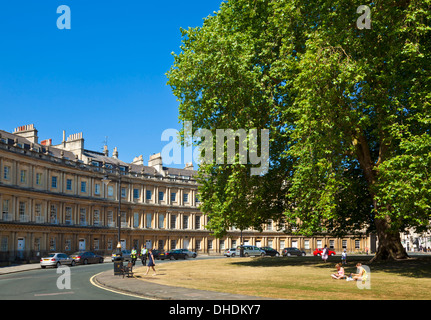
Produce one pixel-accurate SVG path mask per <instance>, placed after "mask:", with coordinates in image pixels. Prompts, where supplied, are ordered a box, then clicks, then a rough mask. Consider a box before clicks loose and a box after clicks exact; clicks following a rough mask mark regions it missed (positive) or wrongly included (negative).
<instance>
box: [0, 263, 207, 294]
mask: <svg viewBox="0 0 431 320" xmlns="http://www.w3.org/2000/svg"><path fill="white" fill-rule="evenodd" d="M211 258H215V257H206V256H202V257H198V258H197V259H211ZM181 261H182V260H178V261H175V260H174V261H170V260H165V261H161V260H157V262H156V264H163V263H178V262H181ZM136 266H137V267H141V266H142V263H141V261H140V260H138V261H137V262H136ZM113 269H114V267H113V263H112V262H105V263H101V264H90V265H86V266H84V265H77V266H74V267H71V268H67V270H69V271H70V278H69V279H70V282H67V280H64V279H65V276H66V273H63V272H59V273H57V271H61V270H59V269H55V268H46V269H36V270H29V271H25V272H18V273H11V274H6V275H1V276H0V301H4V300H142V299H140V298H138V297H133V296H128V295H123V294H120V293H115V292H111V291H107V290H104V289H101V288H99V287H97V286H94V285H93V284H92V283H91V281H90V279H91V278H92V277H93V276H94V275H96V274H98V273H100V272H103V271H107V270H113ZM58 283H60V286H66V285H67V284H68V283H70V289H69V288H68V287H66V288H64V289H61V288H60V289H59V288H58V286H57V284H58Z"/></svg>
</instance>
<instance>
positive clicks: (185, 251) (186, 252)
mask: <svg viewBox="0 0 431 320" xmlns="http://www.w3.org/2000/svg"><path fill="white" fill-rule="evenodd" d="M178 250H181V251H182V252H184V253H185V254H187V257H188V258H196V257H197V256H198V254H197V253H196V252H194V251H190V250H188V249H178Z"/></svg>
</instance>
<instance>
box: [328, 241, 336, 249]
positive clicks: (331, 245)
mask: <svg viewBox="0 0 431 320" xmlns="http://www.w3.org/2000/svg"><path fill="white" fill-rule="evenodd" d="M334 244H335V241H334V240H329V248H330V249H334Z"/></svg>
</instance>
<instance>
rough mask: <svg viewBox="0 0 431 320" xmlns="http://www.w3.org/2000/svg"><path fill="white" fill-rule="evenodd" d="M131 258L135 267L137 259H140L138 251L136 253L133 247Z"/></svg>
mask: <svg viewBox="0 0 431 320" xmlns="http://www.w3.org/2000/svg"><path fill="white" fill-rule="evenodd" d="M130 257H131V258H132V263H133V266H135V263H136V259H138V251H136V249H135V247H133V249H132V251H131V252H130Z"/></svg>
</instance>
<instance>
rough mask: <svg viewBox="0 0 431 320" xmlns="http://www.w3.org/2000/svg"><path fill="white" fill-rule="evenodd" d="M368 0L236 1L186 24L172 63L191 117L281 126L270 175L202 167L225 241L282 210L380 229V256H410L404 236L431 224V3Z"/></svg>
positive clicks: (299, 220)
mask: <svg viewBox="0 0 431 320" xmlns="http://www.w3.org/2000/svg"><path fill="white" fill-rule="evenodd" d="M358 6H359V4H358V5H353V4H352V2H351V1H346V0H339V1H337V0H334V1H332V0H331V1H299V0H285V1H270V0H230V1H226V2H223V3H222V4H221V7H220V10H219V11H218V12H217V13H215V14H214V15H212V16H209V17H207V18H206V19H205V20H204V23H203V26H202V27H196V28H189V29H188V30H182V36H183V44H182V47H181V50H182V51H181V52H180V53H179V54H177V55H174V57H175V62H174V65H173V66H172V68H171V69H170V70H169V72H168V78H169V81H168V83H169V85H171V87H172V89H173V93H174V94H175V95H176V96H177V98H178V100H179V102H180V106H179V112H180V120H181V121H192V122H193V126H194V128H201V129H202V128H203V129H208V130H212V131H213V132H214V131H215V130H216V129H226V128H231V129H234V130H236V129H239V128H242V129H245V130H247V129H252V128H261V129H269V130H270V163H269V170H268V172H267V173H266V174H262V175H258V176H252V175H250V173H249V172H250V170H249V168H250V167H252V166H253V165H252V164H250V163H249V162H248V163H245V164H244V163H240V164H239V163H235V164H220V163H216V161H214V162H210V163H208V162H207V163H205V164H202V165H201V167H200V169H199V170H200V172H201V182H202V187H201V198H202V202H203V206H202V209H203V211H204V212H205V213H207V214H209V216H210V217H211V220H210V228H212V229H214V230H216V234H218V235H219V236H222V235H223V234H224V233H225V230H226V229H227V228H228V227H229V226H232V225H236V224H239V225H241V228H244V227H247V224H249V226H257V225H258V224H259V223H262V222H263V221H265V220H267V219H271V218H273V219H277V220H279V219H281V218H283V219H284V220H285V221H286V222H287V226H294V228H293V229H292V230H295V231H296V232H297V233H302V234H315V233H322V232H327V233H330V234H334V235H338V236H341V235H343V234H347V233H354V232H357V231H358V230H366V231H367V232H370V231H375V232H376V233H377V236H378V241H379V247H378V251H377V254H376V256H375V259H401V258H406V257H407V253H406V251H405V250H404V248H403V246H402V244H401V240H400V236H399V234H400V232H403V231H405V230H406V229H408V228H415V229H416V230H419V231H422V230H425V229H427V228H428V227H429V220H430V209H431V208H430V206H431V180H430V178H431V177H430V174H431V138H430V128H431V105H430V98H431V76H430V75H431V57H430V55H431V32H430V31H431V27H430V25H431V23H430V22H431V8H430V7H431V1H430V0H411V1H407V0H406V1H396V0H393V1H389V0H387V1H374V2H372V3H370V4H369V5H368V7H367V8H360V9H359V10H358ZM214 160H215V159H214Z"/></svg>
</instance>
